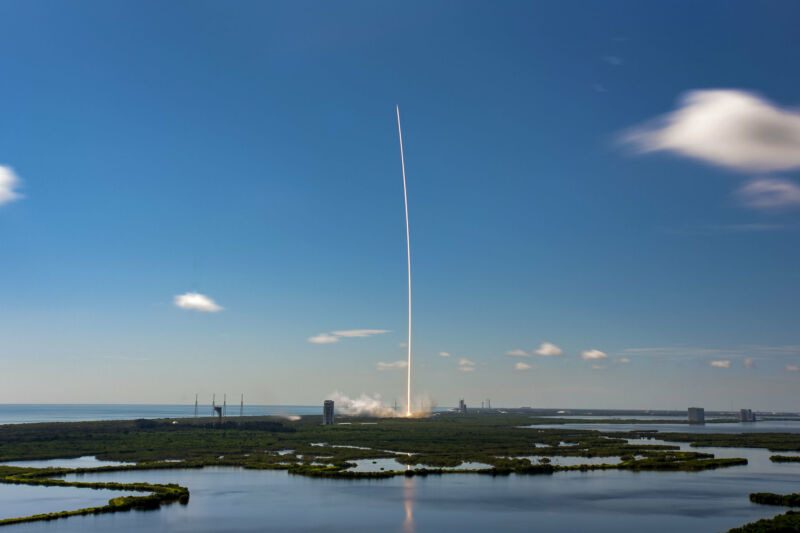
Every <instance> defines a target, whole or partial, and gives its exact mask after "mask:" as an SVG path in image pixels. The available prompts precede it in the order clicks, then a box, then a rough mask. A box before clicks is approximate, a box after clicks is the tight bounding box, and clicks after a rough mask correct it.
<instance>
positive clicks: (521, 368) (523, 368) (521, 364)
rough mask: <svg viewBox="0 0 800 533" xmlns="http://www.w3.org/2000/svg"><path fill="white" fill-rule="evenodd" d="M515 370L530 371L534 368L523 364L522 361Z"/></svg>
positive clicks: (515, 366)
mask: <svg viewBox="0 0 800 533" xmlns="http://www.w3.org/2000/svg"><path fill="white" fill-rule="evenodd" d="M514 368H515V369H516V370H530V369H531V368H533V367H532V366H531V365H529V364H527V363H523V362H522V361H520V362H518V363H517V364H516V365H514Z"/></svg>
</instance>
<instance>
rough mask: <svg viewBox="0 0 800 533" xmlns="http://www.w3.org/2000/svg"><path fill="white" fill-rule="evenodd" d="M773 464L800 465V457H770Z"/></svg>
mask: <svg viewBox="0 0 800 533" xmlns="http://www.w3.org/2000/svg"><path fill="white" fill-rule="evenodd" d="M769 460H770V461H772V462H773V463H800V455H770V456H769Z"/></svg>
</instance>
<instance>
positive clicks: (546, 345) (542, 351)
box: [535, 342, 564, 357]
mask: <svg viewBox="0 0 800 533" xmlns="http://www.w3.org/2000/svg"><path fill="white" fill-rule="evenodd" d="M535 353H536V355H543V356H545V357H551V356H554V355H564V350H562V349H561V348H559V347H558V346H556V345H555V344H553V343H550V342H543V343H542V344H541V346H539V349H538V350H536V352H535Z"/></svg>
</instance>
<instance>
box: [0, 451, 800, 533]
mask: <svg viewBox="0 0 800 533" xmlns="http://www.w3.org/2000/svg"><path fill="white" fill-rule="evenodd" d="M649 442H650V443H652V444H657V442H653V441H649ZM750 451H752V450H750ZM728 453H729V454H730V456H743V453H742V450H741V449H729V450H728ZM755 453H756V454H757V453H758V451H755ZM763 456H766V457H767V461H768V457H769V452H765V453H764V454H762V457H763ZM762 465H763V462H762V461H760V460H754V462H753V463H752V464H751V465H748V466H743V467H734V468H723V469H719V470H714V471H705V472H627V471H616V470H610V471H592V472H563V473H555V474H553V475H532V476H523V475H520V476H517V475H510V476H488V475H479V474H458V475H435V476H426V477H413V478H406V477H405V476H398V477H394V478H390V479H380V480H357V481H356V480H338V479H315V478H306V477H302V476H291V475H287V473H286V472H280V471H259V470H245V469H237V468H206V469H202V470H176V471H160V470H156V471H126V472H114V473H105V474H90V475H85V476H81V477H80V479H81V480H82V481H95V480H105V481H111V480H113V481H122V482H133V481H150V482H155V483H179V484H182V485H185V486H188V487H189V489H190V490H191V493H192V496H191V499H190V501H189V504H188V505H186V506H181V505H171V506H167V507H164V508H162V509H161V510H159V511H157V512H149V513H117V514H116V515H115V516H105V515H103V516H97V517H87V518H83V517H78V518H75V519H73V518H70V519H67V520H62V521H58V522H57V528H58V532H59V533H99V532H103V533H105V532H107V531H110V530H114V531H115V533H128V532H130V533H134V532H137V533H138V532H144V531H166V530H169V531H171V532H173V531H174V532H178V533H189V532H192V533H211V532H216V531H237V532H253V533H255V532H258V531H263V529H264V525H265V524H269V526H270V528H272V529H274V530H276V531H289V532H301V531H325V532H333V533H345V532H347V533H353V532H359V533H360V532H364V533H366V532H373V531H394V532H398V531H400V532H406V531H413V532H414V533H426V532H431V533H439V532H441V531H461V532H467V533H478V532H481V533H483V532H486V531H503V532H506V531H508V532H514V533H516V532H520V533H521V532H526V533H528V532H530V531H531V530H532V528H533V525H534V524H535V529H536V531H537V532H544V533H548V532H553V533H555V532H561V531H592V532H599V533H617V532H619V531H638V530H639V529H640V528H641V524H643V523H646V524H648V526H647V527H648V529H649V530H651V533H673V532H674V531H681V532H682V533H701V532H702V533H707V532H709V531H727V530H728V529H730V528H732V527H735V526H739V525H742V524H744V523H746V522H751V521H753V520H757V519H759V518H765V517H770V516H774V515H776V514H778V513H781V512H783V511H784V510H785V509H784V508H780V507H771V506H759V505H756V504H752V503H750V502H749V501H748V494H749V493H750V492H758V491H769V492H781V493H790V492H796V490H797V479H798V475H800V465H793V464H783V465H769V464H767V465H765V466H764V467H765V468H770V469H771V468H773V466H774V467H775V470H773V471H770V472H765V471H763V470H762ZM783 467H788V468H786V469H784V468H783ZM71 477H72V476H71ZM0 505H2V503H0ZM53 527H55V526H53V525H52V524H45V523H42V524H29V525H26V526H25V529H24V533H39V532H42V533H49V532H51V531H52V530H53ZM20 531H22V529H21V530H20Z"/></svg>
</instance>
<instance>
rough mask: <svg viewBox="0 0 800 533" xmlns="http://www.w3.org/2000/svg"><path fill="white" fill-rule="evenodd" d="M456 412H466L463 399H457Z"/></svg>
mask: <svg viewBox="0 0 800 533" xmlns="http://www.w3.org/2000/svg"><path fill="white" fill-rule="evenodd" d="M458 412H459V413H461V414H462V415H463V414H466V413H467V404H466V403H464V400H458Z"/></svg>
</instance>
